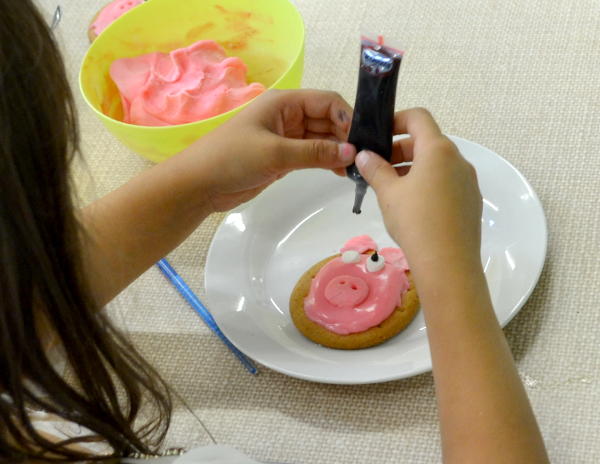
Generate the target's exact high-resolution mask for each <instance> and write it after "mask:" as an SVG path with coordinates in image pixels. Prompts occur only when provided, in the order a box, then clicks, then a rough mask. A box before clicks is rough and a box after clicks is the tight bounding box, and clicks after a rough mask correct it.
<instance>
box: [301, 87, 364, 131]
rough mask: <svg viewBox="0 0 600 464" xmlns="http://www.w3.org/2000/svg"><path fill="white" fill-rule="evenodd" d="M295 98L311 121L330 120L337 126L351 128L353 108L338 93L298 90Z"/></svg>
mask: <svg viewBox="0 0 600 464" xmlns="http://www.w3.org/2000/svg"><path fill="white" fill-rule="evenodd" d="M293 98H294V99H296V101H297V102H298V103H299V104H300V105H301V106H302V109H303V111H304V114H305V116H306V117H307V118H311V119H328V120H330V121H331V122H333V123H334V124H335V125H336V126H339V127H342V128H345V127H350V122H351V121H352V107H351V106H350V105H349V104H348V103H347V102H346V100H344V99H343V98H342V97H341V95H339V94H338V93H336V92H330V91H326V90H310V89H305V90H297V91H294V92H293Z"/></svg>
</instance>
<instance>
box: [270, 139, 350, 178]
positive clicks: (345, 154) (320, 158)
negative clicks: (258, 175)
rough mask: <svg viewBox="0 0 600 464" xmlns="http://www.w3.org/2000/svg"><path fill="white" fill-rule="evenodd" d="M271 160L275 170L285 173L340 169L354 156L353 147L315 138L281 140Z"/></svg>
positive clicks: (348, 163)
mask: <svg viewBox="0 0 600 464" xmlns="http://www.w3.org/2000/svg"><path fill="white" fill-rule="evenodd" d="M278 148H279V149H278V150H277V151H276V153H275V154H274V156H275V159H274V160H272V162H273V164H274V166H275V167H276V169H278V170H280V171H287V170H292V169H304V168H325V169H333V168H341V167H344V166H348V165H350V164H351V163H352V161H353V160H354V157H355V156H356V149H355V148H354V145H351V144H349V143H337V142H334V141H332V140H324V139H323V138H315V139H309V140H301V139H281V141H280V142H279V147H278Z"/></svg>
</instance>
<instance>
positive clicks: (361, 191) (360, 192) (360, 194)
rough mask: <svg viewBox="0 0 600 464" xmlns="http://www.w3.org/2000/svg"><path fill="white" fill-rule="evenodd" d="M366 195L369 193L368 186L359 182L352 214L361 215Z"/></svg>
mask: <svg viewBox="0 0 600 464" xmlns="http://www.w3.org/2000/svg"><path fill="white" fill-rule="evenodd" d="M363 182H364V181H363ZM365 193H367V184H366V183H362V182H357V183H356V191H355V193H354V206H353V207H352V212H353V213H354V214H360V213H361V210H360V207H361V206H362V202H363V199H364V198H365Z"/></svg>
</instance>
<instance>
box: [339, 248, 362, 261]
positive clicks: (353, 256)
mask: <svg viewBox="0 0 600 464" xmlns="http://www.w3.org/2000/svg"><path fill="white" fill-rule="evenodd" d="M342 261H343V262H345V263H346V264H350V263H358V262H359V261H360V253H359V252H358V251H354V250H348V251H344V252H343V253H342Z"/></svg>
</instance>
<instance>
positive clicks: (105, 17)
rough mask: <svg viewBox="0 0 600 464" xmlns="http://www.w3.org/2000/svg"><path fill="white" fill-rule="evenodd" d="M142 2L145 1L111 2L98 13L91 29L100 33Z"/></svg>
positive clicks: (97, 33) (120, 0) (117, 0)
mask: <svg viewBox="0 0 600 464" xmlns="http://www.w3.org/2000/svg"><path fill="white" fill-rule="evenodd" d="M142 3H144V0H115V1H113V2H110V3H109V4H108V5H106V6H105V7H104V8H102V10H101V11H100V13H98V16H96V19H95V20H94V22H93V23H92V25H91V26H90V29H92V31H94V33H95V34H96V35H100V33H101V32H102V31H103V30H104V29H106V28H107V27H108V26H110V25H111V24H112V22H113V21H115V20H116V19H117V18H119V17H120V16H122V15H123V14H125V13H127V12H128V11H129V10H131V9H132V8H135V7H136V6H138V5H141V4H142Z"/></svg>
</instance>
